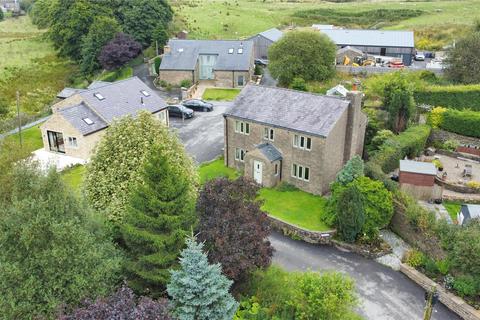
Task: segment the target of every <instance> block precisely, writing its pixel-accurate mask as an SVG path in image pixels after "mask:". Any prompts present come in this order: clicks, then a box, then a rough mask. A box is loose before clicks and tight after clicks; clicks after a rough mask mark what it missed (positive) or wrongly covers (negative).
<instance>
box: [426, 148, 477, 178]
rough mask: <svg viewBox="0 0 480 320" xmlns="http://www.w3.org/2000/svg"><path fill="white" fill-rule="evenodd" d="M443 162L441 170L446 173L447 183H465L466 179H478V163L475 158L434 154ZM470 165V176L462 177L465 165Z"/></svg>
mask: <svg viewBox="0 0 480 320" xmlns="http://www.w3.org/2000/svg"><path fill="white" fill-rule="evenodd" d="M435 156H436V157H438V158H439V159H440V161H441V162H442V164H443V172H446V173H447V181H448V182H449V183H456V184H465V183H466V182H468V181H480V163H479V162H478V161H475V160H469V159H466V158H461V157H459V158H453V157H449V156H445V155H440V154H437V155H435ZM466 164H469V165H471V166H472V176H471V177H464V176H463V170H464V169H465V165H466Z"/></svg>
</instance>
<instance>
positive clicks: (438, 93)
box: [413, 84, 480, 111]
mask: <svg viewBox="0 0 480 320" xmlns="http://www.w3.org/2000/svg"><path fill="white" fill-rule="evenodd" d="M413 96H414V98H415V102H416V103H417V104H428V105H433V106H444V107H447V108H450V109H459V110H462V109H472V110H474V111H480V84H473V85H458V86H456V85H451V86H427V87H424V88H422V87H420V88H417V89H416V90H415V92H414V93H413Z"/></svg>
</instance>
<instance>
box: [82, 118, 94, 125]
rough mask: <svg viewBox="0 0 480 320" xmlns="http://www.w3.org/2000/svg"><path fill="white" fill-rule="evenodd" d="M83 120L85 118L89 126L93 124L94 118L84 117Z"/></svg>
mask: <svg viewBox="0 0 480 320" xmlns="http://www.w3.org/2000/svg"><path fill="white" fill-rule="evenodd" d="M82 120H83V122H85V123H86V124H88V125H89V126H91V125H92V124H93V121H92V119H90V118H83V119H82Z"/></svg>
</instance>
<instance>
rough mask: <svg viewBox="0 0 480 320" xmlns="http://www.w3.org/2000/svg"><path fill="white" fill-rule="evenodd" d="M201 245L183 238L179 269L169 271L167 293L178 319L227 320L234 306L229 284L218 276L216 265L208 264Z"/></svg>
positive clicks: (218, 271) (235, 305) (218, 266)
mask: <svg viewBox="0 0 480 320" xmlns="http://www.w3.org/2000/svg"><path fill="white" fill-rule="evenodd" d="M202 249H203V243H197V241H196V239H195V237H191V238H188V239H187V248H186V249H184V250H183V251H182V253H181V258H180V266H181V268H180V270H175V271H171V274H172V278H171V282H170V283H169V284H168V286H167V292H168V294H169V295H170V296H171V297H172V303H173V307H174V315H175V316H176V317H177V319H179V320H204V319H208V320H227V319H228V320H230V319H232V318H233V315H234V313H235V311H236V310H237V307H238V304H237V302H236V301H235V299H234V298H233V297H232V295H231V294H230V293H229V292H228V289H229V288H230V286H231V284H232V281H231V280H229V279H227V278H226V277H225V276H224V275H223V274H222V268H221V266H220V264H218V263H216V264H209V263H208V259H207V255H206V254H205V253H203V251H202Z"/></svg>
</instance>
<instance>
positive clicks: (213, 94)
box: [203, 88, 240, 101]
mask: <svg viewBox="0 0 480 320" xmlns="http://www.w3.org/2000/svg"><path fill="white" fill-rule="evenodd" d="M239 93H240V89H217V88H207V89H205V92H204V93H203V99H204V100H216V101H232V100H233V99H235V97H236V96H237V95H238V94H239Z"/></svg>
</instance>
